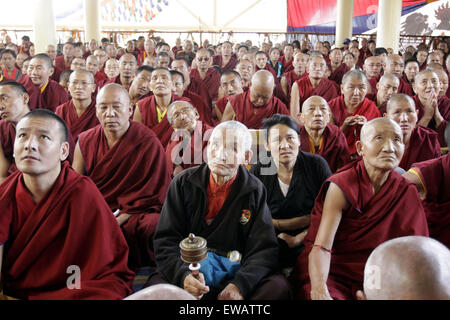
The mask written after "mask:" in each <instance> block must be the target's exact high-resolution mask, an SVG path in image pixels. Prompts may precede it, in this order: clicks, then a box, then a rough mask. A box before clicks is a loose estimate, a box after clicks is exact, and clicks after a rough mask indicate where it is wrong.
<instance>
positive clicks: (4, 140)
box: [0, 81, 30, 183]
mask: <svg viewBox="0 0 450 320" xmlns="http://www.w3.org/2000/svg"><path fill="white" fill-rule="evenodd" d="M29 100H30V97H29V95H28V93H27V90H26V89H25V87H24V86H23V85H21V84H20V83H18V82H13V81H11V82H3V83H0V119H1V120H0V142H1V145H0V146H1V148H0V183H1V182H2V181H3V180H5V179H6V178H7V177H8V176H9V175H10V174H11V173H13V172H14V171H16V169H17V168H16V165H15V161H14V155H13V153H14V141H15V139H16V125H17V122H19V120H20V119H22V117H23V116H24V115H26V114H27V113H28V112H30V108H29V107H28V102H29Z"/></svg>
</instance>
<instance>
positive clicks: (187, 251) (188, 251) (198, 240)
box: [180, 233, 208, 277]
mask: <svg viewBox="0 0 450 320" xmlns="http://www.w3.org/2000/svg"><path fill="white" fill-rule="evenodd" d="M207 250H208V249H207V247H206V240H205V239H204V238H202V237H196V236H195V235H194V234H193V233H190V234H189V237H188V238H186V239H184V240H183V241H181V242H180V253H181V260H183V261H184V262H187V263H190V265H189V270H191V271H192V274H193V275H194V276H195V277H198V270H199V269H200V262H201V261H203V260H205V259H206V257H207V256H208V251H207Z"/></svg>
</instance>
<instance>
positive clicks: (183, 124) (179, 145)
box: [166, 101, 213, 176]
mask: <svg viewBox="0 0 450 320" xmlns="http://www.w3.org/2000/svg"><path fill="white" fill-rule="evenodd" d="M199 117H200V116H199V114H198V111H197V109H196V108H195V107H194V106H193V105H192V104H190V103H189V102H187V101H175V102H173V103H172V104H171V105H170V106H169V110H167V119H168V121H169V123H170V124H171V125H172V128H173V130H174V134H175V135H176V139H172V140H171V141H170V142H169V144H168V145H167V147H166V158H167V163H168V166H169V168H172V169H173V176H176V175H177V174H178V173H180V172H181V171H183V170H184V169H187V168H191V167H195V166H198V165H200V164H202V163H203V162H204V161H205V160H206V159H205V157H204V150H205V148H206V145H207V144H208V140H209V136H210V134H211V132H212V130H213V128H212V127H210V126H209V125H207V124H205V123H202V122H200V121H198V120H199Z"/></svg>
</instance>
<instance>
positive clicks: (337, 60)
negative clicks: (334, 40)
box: [328, 48, 350, 85]
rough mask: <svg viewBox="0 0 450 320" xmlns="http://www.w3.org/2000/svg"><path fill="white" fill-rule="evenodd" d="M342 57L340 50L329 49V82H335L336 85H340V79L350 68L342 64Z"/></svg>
mask: <svg viewBox="0 0 450 320" xmlns="http://www.w3.org/2000/svg"><path fill="white" fill-rule="evenodd" d="M343 59H344V56H343V54H342V51H341V49H340V48H334V49H331V52H330V65H329V66H330V72H331V74H330V76H329V77H328V79H329V80H332V81H334V82H336V83H337V84H338V85H340V84H341V83H342V77H343V76H344V74H346V73H347V71H349V70H350V68H349V67H348V66H347V65H346V64H345V63H343Z"/></svg>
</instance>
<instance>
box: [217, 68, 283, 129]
mask: <svg viewBox="0 0 450 320" xmlns="http://www.w3.org/2000/svg"><path fill="white" fill-rule="evenodd" d="M274 81H275V80H274V78H273V76H272V74H271V73H270V72H269V71H267V70H259V71H257V72H256V73H255V74H254V75H253V77H252V82H251V84H250V88H249V90H248V91H247V92H242V93H239V94H236V95H234V96H231V97H230V98H229V100H228V104H227V106H226V107H225V111H224V113H223V117H222V122H225V121H228V120H231V119H236V120H237V121H239V122H242V123H243V124H245V125H246V126H247V127H248V128H250V129H259V128H261V127H262V120H263V119H264V118H270V117H271V116H272V115H274V114H276V113H280V114H289V111H288V110H287V108H286V106H285V104H284V103H283V102H281V101H280V100H279V99H278V98H277V97H275V96H273V88H274V86H275V83H274Z"/></svg>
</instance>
